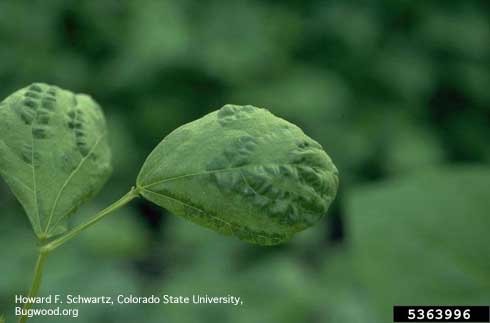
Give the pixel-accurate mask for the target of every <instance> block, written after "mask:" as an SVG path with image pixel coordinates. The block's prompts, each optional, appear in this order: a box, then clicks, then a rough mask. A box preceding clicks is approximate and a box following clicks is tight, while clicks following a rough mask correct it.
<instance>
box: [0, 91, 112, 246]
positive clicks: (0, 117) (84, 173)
mask: <svg viewBox="0 0 490 323" xmlns="http://www.w3.org/2000/svg"><path fill="white" fill-rule="evenodd" d="M110 173H111V153H110V150H109V146H108V142H107V131H106V122H105V118H104V115H103V112H102V110H101V108H100V107H99V106H98V105H97V103H95V102H94V101H93V100H92V99H91V98H90V97H89V96H87V95H83V94H74V93H72V92H70V91H66V90H63V89H61V88H59V87H56V86H50V85H47V84H43V83H35V84H32V85H31V86H29V87H27V88H24V89H21V90H19V91H17V92H15V93H14V94H12V95H10V96H9V97H7V98H6V99H5V100H4V101H3V102H2V103H1V104H0V174H1V175H2V177H3V178H4V180H5V181H6V183H7V184H8V185H9V187H10V189H11V190H12V191H13V193H14V194H15V196H16V197H17V199H18V200H19V202H20V203H21V204H22V206H23V207H24V209H25V211H26V213H27V216H28V217H29V220H30V222H31V224H32V226H33V228H34V232H35V233H36V235H37V236H38V238H39V239H41V240H43V239H47V238H50V237H52V236H54V235H58V234H60V233H63V232H64V231H65V230H66V229H67V220H68V218H69V217H70V215H72V214H73V213H74V212H75V210H76V209H77V208H78V207H79V206H80V205H81V204H82V203H83V202H85V201H86V200H87V199H89V198H90V197H92V196H93V195H94V194H95V193H96V192H97V191H98V190H99V189H100V188H101V187H102V185H103V184H104V183H105V181H106V179H107V178H108V176H109V175H110Z"/></svg>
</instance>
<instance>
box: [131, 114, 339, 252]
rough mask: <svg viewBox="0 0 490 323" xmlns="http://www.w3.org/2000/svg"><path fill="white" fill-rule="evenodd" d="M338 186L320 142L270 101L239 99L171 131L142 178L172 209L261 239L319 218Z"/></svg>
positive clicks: (283, 236) (143, 190) (287, 233)
mask: <svg viewBox="0 0 490 323" xmlns="http://www.w3.org/2000/svg"><path fill="white" fill-rule="evenodd" d="M337 186H338V171H337V169H336V167H335V166H334V164H333V163H332V160H331V159H330V157H329V156H328V155H327V154H326V153H325V151H324V150H323V149H322V147H321V146H320V144H318V143H317V142H316V141H314V140H313V139H311V138H309V137H308V136H306V135H305V134H304V133H303V131H302V130H301V129H300V128H298V127H297V126H295V125H293V124H291V123H289V122H287V121H286V120H283V119H281V118H278V117H276V116H274V115H273V114H272V113H270V112H269V111H267V110H265V109H259V108H256V107H253V106H237V105H225V106H224V107H223V108H221V109H220V110H218V111H215V112H212V113H210V114H208V115H206V116H204V117H202V118H201V119H198V120H196V121H194V122H191V123H188V124H186V125H183V126H182V127H180V128H178V129H176V130H175V131H173V132H172V133H171V134H170V135H168V136H167V137H166V138H165V139H163V141H162V142H161V143H160V144H159V145H158V146H157V147H156V148H155V150H154V151H153V152H152V153H151V154H150V156H149V157H148V159H147V160H146V162H145V164H144V165H143V168H142V169H141V171H140V174H139V176H138V180H137V187H138V190H139V191H140V194H141V195H142V196H143V197H144V198H146V199H148V200H150V201H152V202H154V203H156V204H158V205H160V206H162V207H164V208H166V209H168V210H170V211H171V212H172V213H174V214H176V215H179V216H182V217H184V218H186V219H188V220H190V221H192V222H195V223H197V224H200V225H202V226H205V227H208V228H211V229H213V230H215V231H218V232H221V233H224V234H232V235H235V236H237V237H238V238H240V239H242V240H245V241H248V242H252V243H257V244H262V245H273V244H278V243H281V242H284V241H286V240H287V239H289V238H290V237H291V235H292V234H294V233H295V232H298V231H301V230H304V229H306V228H307V227H309V226H311V225H313V224H314V223H316V222H317V221H318V220H319V219H320V218H321V217H322V215H324V214H325V213H326V211H327V209H328V207H329V206H330V204H331V202H332V201H333V200H334V198H335V195H336V192H337Z"/></svg>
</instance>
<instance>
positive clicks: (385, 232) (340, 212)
mask: <svg viewBox="0 0 490 323" xmlns="http://www.w3.org/2000/svg"><path fill="white" fill-rule="evenodd" d="M489 13H490V2H488V1H485V0H481V1H470V0H461V1H456V0H455V1H389V0H377V1H345V0H343V1H340V0H339V1H318V0H317V1H315V0H311V1H305V0H303V1H296V0H289V1H268V2H265V1H258V0H257V1H238V0H230V1H217V0H215V1H206V3H202V2H198V1H190V0H179V1H177V0H173V1H170V0H167V1H151V0H139V1H85V2H81V1H61V0H52V1H0V44H1V47H0V97H1V98H4V97H5V96H7V95H8V94H9V93H11V92H12V91H14V90H16V89H18V88H20V87H24V86H26V85H27V84H29V83H32V82H34V81H44V82H48V83H53V84H57V85H59V86H61V87H65V88H68V89H71V90H73V91H79V92H85V93H90V94H92V95H93V97H94V98H96V100H97V101H98V102H99V103H100V104H101V105H102V106H103V107H104V109H105V111H106V115H107V118H108V121H109V124H110V134H111V142H112V148H113V153H114V164H115V167H114V168H115V172H114V174H113V176H112V178H111V180H110V181H109V183H108V184H107V186H106V187H105V189H104V190H103V191H102V192H101V195H100V196H99V197H98V198H97V199H96V201H94V202H93V203H91V204H90V205H89V206H88V207H86V208H84V209H82V210H80V212H79V215H78V216H77V219H78V220H79V221H80V219H84V218H87V217H88V216H90V215H91V214H93V213H94V212H95V211H96V210H98V209H100V208H102V207H103V206H105V205H106V204H107V202H109V201H112V200H114V199H115V198H117V197H119V196H120V195H121V194H122V193H124V192H126V191H127V190H128V189H129V188H130V187H131V186H132V185H133V183H134V180H135V176H136V174H137V172H138V170H139V167H140V165H141V164H142V162H143V160H144V158H145V156H147V154H148V153H149V152H150V151H151V150H152V148H153V147H154V146H155V145H156V144H157V143H158V142H159V141H160V140H161V139H162V138H163V137H164V136H165V135H167V134H168V133H169V132H170V131H172V130H173V129H174V128H176V127H177V126H179V125H181V124H183V123H186V122H189V121H192V120H194V119H196V118H198V117H201V116H202V115H204V114H205V113H207V112H210V111H212V110H215V109H217V108H219V107H221V106H222V105H224V104H225V103H236V104H253V105H256V106H260V107H267V108H269V109H270V110H271V111H272V112H274V113H275V114H276V115H279V116H282V117H284V118H286V119H288V120H290V121H292V122H294V123H296V124H298V125H300V126H301V127H302V128H303V129H304V130H305V132H306V133H307V134H309V135H310V136H311V137H313V138H315V139H317V140H318V141H319V142H320V143H321V144H322V145H323V146H324V147H325V149H326V150H327V151H328V152H329V154H330V155H331V157H332V158H333V160H334V161H335V162H336V164H337V166H338V168H339V170H340V172H341V176H342V177H341V179H342V181H341V190H340V193H339V196H338V199H337V200H336V203H335V205H334V206H333V207H332V209H331V211H330V212H329V216H328V217H327V218H326V219H325V220H324V221H322V222H321V223H319V225H318V226H316V227H315V228H313V229H311V230H308V231H306V232H304V233H302V234H299V235H298V236H297V237H296V238H294V239H293V240H292V241H291V242H290V243H288V244H286V245H283V246H278V247H273V248H264V247H258V246H253V245H248V244H245V243H243V242H240V241H238V240H236V239H233V238H228V237H223V236H220V235H218V234H216V233H213V232H211V231H208V230H206V229H203V228H200V227H197V226H195V225H193V224H191V223H187V222H184V220H182V219H180V218H177V217H174V216H172V215H170V214H167V213H165V212H164V211H161V210H159V209H157V208H155V207H153V206H151V205H149V204H147V203H145V202H143V201H138V202H135V203H133V204H132V205H131V206H130V207H129V208H126V209H124V210H122V211H120V212H118V214H116V215H114V216H112V217H111V218H108V219H106V220H104V221H103V222H102V223H100V224H99V225H98V226H97V227H95V228H93V229H90V230H89V231H87V232H86V233H84V234H83V235H82V236H81V237H80V239H78V240H77V241H74V242H71V243H70V244H68V245H66V246H65V247H64V248H62V249H60V250H59V251H56V252H55V253H54V254H53V255H52V257H51V258H50V259H49V261H48V264H47V272H46V279H45V281H44V285H43V288H42V291H43V292H44V293H61V294H64V293H73V294H83V295H108V294H109V295H114V294H118V293H128V294H129V293H133V294H135V295H149V294H151V293H159V294H162V293H168V294H174V295H189V294H192V293H208V294H213V295H215V294H225V295H226V294H228V293H229V294H233V295H237V296H241V297H242V298H243V299H244V302H245V305H244V306H242V307H232V306H228V307H227V306H219V305H217V306H202V305H201V306H199V305H195V306H186V305H174V306H150V305H145V306H143V305H142V306H139V305H132V306H114V307H104V306H85V307H81V308H80V315H81V317H80V318H79V319H78V322H137V321H142V320H143V321H145V322H197V321H199V322H267V323H268V322H285V323H287V322H328V323H340V322H350V323H356V322H363V323H364V322H368V323H369V322H373V323H374V322H389V321H391V306H392V305H393V304H473V305H477V304H485V305H487V304H488V303H489V300H490V261H489V258H488V256H489V255H490V238H489V235H488V228H489V227H490V219H489V216H488V215H489V212H488V210H489V208H490V202H489V199H488V194H489V193H488V192H489V186H488V185H489V183H490V169H489V162H490V145H489V139H490V126H489V125H490V73H489V70H490V42H489V40H490V26H489V21H490V20H489V18H490V14H489ZM30 230H31V229H30V226H29V224H28V221H27V217H25V216H24V214H23V211H22V209H21V207H20V206H19V205H18V204H17V202H16V201H15V199H14V197H13V195H12V194H11V193H10V192H9V191H8V189H7V187H6V185H5V184H4V183H3V182H1V183H0V259H1V261H0V274H1V275H0V312H5V314H6V315H7V318H9V317H11V316H12V313H11V309H12V308H13V304H12V303H13V295H15V294H16V293H20V292H22V291H25V290H26V289H27V288H28V286H29V280H30V275H31V271H32V268H33V265H34V261H35V250H33V248H32V247H33V245H34V244H35V241H34V237H33V234H32V233H31V231H30ZM27 277H29V278H27ZM65 320H66V319H64V318H61V319H58V321H65ZM33 321H34V320H33ZM52 321H56V320H55V319H53V318H46V319H37V320H36V322H52Z"/></svg>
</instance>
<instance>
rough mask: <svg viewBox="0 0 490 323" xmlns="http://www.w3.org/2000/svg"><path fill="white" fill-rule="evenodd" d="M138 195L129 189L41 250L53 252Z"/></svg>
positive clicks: (135, 191)
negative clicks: (87, 219) (116, 199)
mask: <svg viewBox="0 0 490 323" xmlns="http://www.w3.org/2000/svg"><path fill="white" fill-rule="evenodd" d="M138 195H139V191H138V189H136V188H134V187H133V188H132V189H131V191H129V192H128V193H127V194H126V195H124V196H123V197H121V198H120V199H119V200H118V201H116V202H114V203H113V204H111V205H109V206H108V207H107V208H105V209H103V210H102V211H100V212H99V213H97V214H96V215H95V216H94V217H93V218H92V219H90V220H89V221H87V222H85V223H83V224H80V225H79V226H77V227H75V228H73V229H72V230H71V231H70V232H68V233H67V234H65V235H63V236H61V237H59V238H58V239H55V240H53V241H51V242H49V243H47V244H45V245H44V246H43V247H41V250H42V251H46V252H51V251H53V250H54V249H56V248H58V247H59V246H61V245H62V244H64V243H66V242H67V241H69V240H71V239H73V238H74V237H76V236H78V235H79V234H80V233H81V232H82V231H84V230H85V229H87V228H89V227H91V226H92V225H94V224H95V223H97V222H99V221H100V220H102V218H104V217H105V216H106V215H108V214H110V213H112V212H114V211H115V210H117V209H119V208H120V207H122V206H124V205H126V204H128V203H129V202H131V201H132V200H133V199H135V198H137V197H138Z"/></svg>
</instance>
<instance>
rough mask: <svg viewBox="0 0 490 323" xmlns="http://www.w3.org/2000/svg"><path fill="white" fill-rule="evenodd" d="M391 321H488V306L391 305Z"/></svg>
mask: <svg viewBox="0 0 490 323" xmlns="http://www.w3.org/2000/svg"><path fill="white" fill-rule="evenodd" d="M393 322H490V307H489V306H393Z"/></svg>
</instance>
